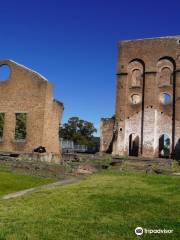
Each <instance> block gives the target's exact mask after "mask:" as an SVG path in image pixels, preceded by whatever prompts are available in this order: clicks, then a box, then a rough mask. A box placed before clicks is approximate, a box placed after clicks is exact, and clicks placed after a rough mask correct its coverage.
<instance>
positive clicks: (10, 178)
mask: <svg viewBox="0 0 180 240" xmlns="http://www.w3.org/2000/svg"><path fill="white" fill-rule="evenodd" d="M51 182H53V180H52V179H45V178H41V177H34V176H27V175H20V174H17V173H12V172H11V171H10V170H9V169H8V167H6V166H0V196H2V195H5V194H8V193H11V192H17V191H20V190H24V189H27V188H32V187H37V186H40V185H43V184H47V183H51Z"/></svg>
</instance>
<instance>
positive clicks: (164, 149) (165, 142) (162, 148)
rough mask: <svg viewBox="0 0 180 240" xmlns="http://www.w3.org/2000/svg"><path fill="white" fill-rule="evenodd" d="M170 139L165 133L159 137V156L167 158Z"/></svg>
mask: <svg viewBox="0 0 180 240" xmlns="http://www.w3.org/2000/svg"><path fill="white" fill-rule="evenodd" d="M170 146H171V140H170V138H169V136H168V135H167V134H163V135H161V136H160V138H159V157H161V158H169V157H170V149H171V147H170Z"/></svg>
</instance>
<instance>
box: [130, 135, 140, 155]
mask: <svg viewBox="0 0 180 240" xmlns="http://www.w3.org/2000/svg"><path fill="white" fill-rule="evenodd" d="M138 155H139V136H137V135H135V134H134V133H132V134H130V135H129V156H135V157H138Z"/></svg>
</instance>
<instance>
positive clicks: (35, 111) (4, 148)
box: [0, 60, 64, 162]
mask: <svg viewBox="0 0 180 240" xmlns="http://www.w3.org/2000/svg"><path fill="white" fill-rule="evenodd" d="M4 66H6V67H8V68H9V70H10V75H9V78H8V79H7V80H5V81H0V153H1V154H6V153H11V154H12V153H14V154H26V155H29V156H32V155H33V157H35V156H36V157H37V156H38V153H33V152H34V149H37V148H38V147H41V146H42V147H43V149H44V150H43V152H44V153H43V154H42V155H43V160H46V161H50V162H51V161H55V162H59V161H60V156H61V150H60V142H59V123H60V120H61V117H62V113H63V110H64V106H63V104H62V103H61V102H59V101H57V100H55V99H54V98H53V93H52V91H53V86H52V84H51V83H50V82H49V81H48V80H47V79H46V78H44V77H43V76H41V75H40V74H39V73H37V72H35V71H33V70H31V69H29V68H26V67H25V66H23V65H20V64H18V63H16V62H14V61H12V60H4V61H0V71H1V68H2V67H4ZM53 159H54V160H53Z"/></svg>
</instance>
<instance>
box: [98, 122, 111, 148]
mask: <svg viewBox="0 0 180 240" xmlns="http://www.w3.org/2000/svg"><path fill="white" fill-rule="evenodd" d="M113 137H114V118H102V119H101V141H100V151H101V152H112V148H113V146H112V144H113Z"/></svg>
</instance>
